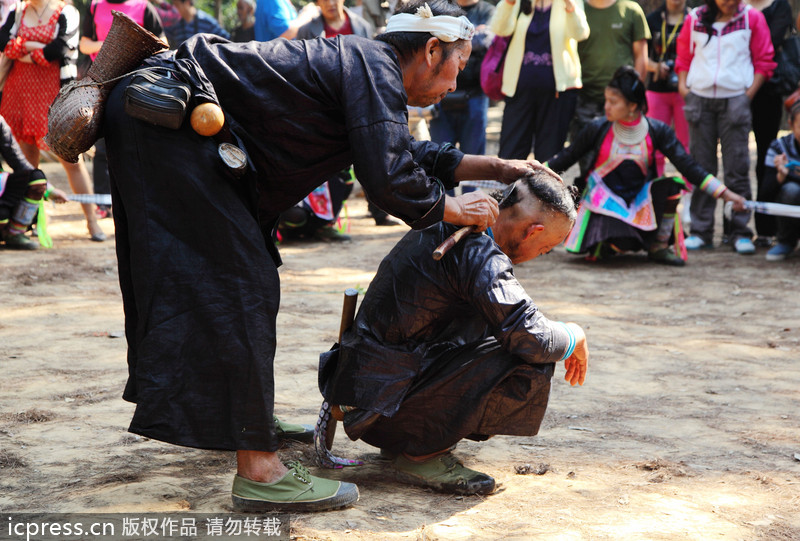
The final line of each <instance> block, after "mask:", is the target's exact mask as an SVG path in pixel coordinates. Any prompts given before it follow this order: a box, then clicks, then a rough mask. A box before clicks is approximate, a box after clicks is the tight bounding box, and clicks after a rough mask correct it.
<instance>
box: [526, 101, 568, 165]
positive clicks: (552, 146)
mask: <svg viewBox="0 0 800 541" xmlns="http://www.w3.org/2000/svg"><path fill="white" fill-rule="evenodd" d="M536 100H537V101H538V102H539V103H538V105H537V108H538V111H537V113H536V118H535V120H534V124H535V128H534V130H535V133H536V135H534V139H533V146H534V150H533V157H534V158H536V159H537V160H539V161H540V162H542V163H544V162H546V161H547V160H549V159H550V158H552V157H553V156H555V155H556V154H558V153H559V152H560V151H561V150H562V149H563V148H564V142H566V140H567V133H568V132H569V123H570V120H572V116H573V115H574V114H575V105H576V103H577V100H578V91H577V90H565V91H564V92H559V94H558V96H555V95H551V94H544V93H540V94H537V96H536Z"/></svg>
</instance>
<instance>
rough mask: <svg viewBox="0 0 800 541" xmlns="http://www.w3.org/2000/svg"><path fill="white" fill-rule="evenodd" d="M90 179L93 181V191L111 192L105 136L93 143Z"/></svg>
mask: <svg viewBox="0 0 800 541" xmlns="http://www.w3.org/2000/svg"><path fill="white" fill-rule="evenodd" d="M92 180H93V183H94V193H111V179H110V178H109V176H108V158H107V157H106V140H105V138H101V139H98V140H97V142H96V143H95V144H94V159H93V160H92Z"/></svg>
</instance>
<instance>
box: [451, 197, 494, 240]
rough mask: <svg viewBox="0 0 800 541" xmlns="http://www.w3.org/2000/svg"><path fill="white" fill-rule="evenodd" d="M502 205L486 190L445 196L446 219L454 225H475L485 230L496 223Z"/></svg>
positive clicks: (479, 229) (478, 228) (480, 229)
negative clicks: (456, 195)
mask: <svg viewBox="0 0 800 541" xmlns="http://www.w3.org/2000/svg"><path fill="white" fill-rule="evenodd" d="M498 214H500V207H499V206H498V204H497V201H496V200H495V199H494V198H493V197H492V196H490V195H489V194H487V193H486V192H481V191H477V192H470V193H465V194H463V195H459V196H458V197H450V196H449V195H448V196H445V203H444V221H445V222H448V223H451V224H454V225H474V226H475V227H476V229H477V231H483V230H485V229H486V228H488V227H491V226H492V225H494V223H495V221H497V216H498Z"/></svg>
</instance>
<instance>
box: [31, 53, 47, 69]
mask: <svg viewBox="0 0 800 541" xmlns="http://www.w3.org/2000/svg"><path fill="white" fill-rule="evenodd" d="M31 60H33V61H34V62H36V63H37V64H39V65H40V66H47V65H48V64H50V62H48V61H47V59H46V58H45V57H44V49H36V50H35V51H31Z"/></svg>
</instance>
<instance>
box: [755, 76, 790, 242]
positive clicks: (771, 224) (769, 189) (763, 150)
mask: <svg viewBox="0 0 800 541" xmlns="http://www.w3.org/2000/svg"><path fill="white" fill-rule="evenodd" d="M750 110H751V112H752V118H753V135H754V136H755V139H756V186H757V191H756V194H757V195H756V199H757V200H758V201H765V202H768V203H769V202H772V201H775V197H776V196H777V195H778V188H779V186H778V185H776V184H774V183H769V182H767V183H765V182H764V172H765V169H766V165H765V163H764V160H765V159H766V157H767V150H768V149H769V145H770V144H771V143H772V141H774V140H775V138H776V137H777V136H778V130H779V129H780V124H781V118H782V116H783V100H782V99H781V96H780V95H779V94H778V93H777V92H775V90H774V89H773V87H772V85H769V84H765V85H763V86H762V87H761V89H760V90H759V91H758V93H757V94H756V95H755V97H754V98H753V101H752V103H751V104H750ZM754 218H755V226H756V234H757V235H758V237H759V239H765V240H766V241H767V242H768V241H769V237H773V236H775V232H776V228H777V222H776V218H775V216H770V215H768V214H761V213H756V214H755V216H754Z"/></svg>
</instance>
